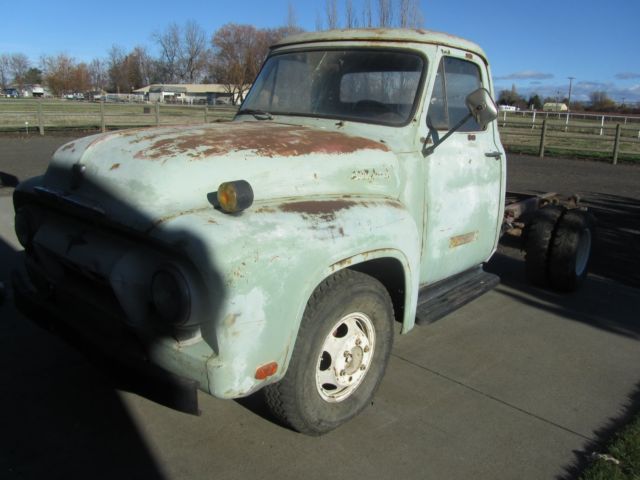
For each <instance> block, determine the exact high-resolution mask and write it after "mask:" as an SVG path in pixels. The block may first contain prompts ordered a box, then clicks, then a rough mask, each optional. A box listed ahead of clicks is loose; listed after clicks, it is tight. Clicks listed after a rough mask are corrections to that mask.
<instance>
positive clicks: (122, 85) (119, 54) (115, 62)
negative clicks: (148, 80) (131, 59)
mask: <svg viewBox="0 0 640 480" xmlns="http://www.w3.org/2000/svg"><path fill="white" fill-rule="evenodd" d="M125 58H126V54H125V52H124V49H123V48H122V47H120V46H118V45H112V46H111V48H110V49H109V53H108V56H107V76H108V78H109V90H111V91H114V92H116V93H121V92H127V93H128V90H129V89H128V80H127V72H126V69H125V68H124V64H125Z"/></svg>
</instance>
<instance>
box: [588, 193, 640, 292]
mask: <svg viewBox="0 0 640 480" xmlns="http://www.w3.org/2000/svg"><path fill="white" fill-rule="evenodd" d="M584 203H585V204H586V205H587V206H588V207H589V208H590V210H591V211H592V212H593V214H594V215H595V217H596V219H597V221H598V224H597V234H598V236H597V243H596V249H595V255H594V257H593V261H592V263H591V271H592V272H593V273H595V274H597V275H602V276H604V277H607V278H611V279H613V280H616V281H619V282H621V283H624V284H626V285H629V286H632V287H636V288H640V201H638V200H637V199H634V198H628V197H620V196H616V195H608V194H603V193H589V194H586V195H585V199H584Z"/></svg>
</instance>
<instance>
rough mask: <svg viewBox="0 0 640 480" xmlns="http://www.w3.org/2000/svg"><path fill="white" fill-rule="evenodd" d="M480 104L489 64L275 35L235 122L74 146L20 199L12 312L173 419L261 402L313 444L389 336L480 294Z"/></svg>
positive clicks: (382, 360) (484, 142)
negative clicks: (21, 256) (51, 325)
mask: <svg viewBox="0 0 640 480" xmlns="http://www.w3.org/2000/svg"><path fill="white" fill-rule="evenodd" d="M490 92H492V84H491V74H490V70H489V63H488V60H487V57H486V55H485V54H484V52H483V51H482V50H481V49H480V47H478V46H477V45H475V44H474V43H472V42H469V41H467V40H463V39H460V38H457V37H453V36H450V35H447V34H442V33H436V32H430V31H426V30H391V29H376V30H367V29H364V30H345V31H331V32H318V33H306V34H301V35H297V36H293V37H287V38H286V39H284V40H282V41H281V42H280V43H278V44H276V45H274V46H273V47H272V49H271V51H270V54H269V56H268V58H267V59H266V61H265V63H264V65H263V68H262V70H261V72H260V74H259V75H258V77H257V79H256V81H255V82H254V84H253V87H252V88H251V91H250V92H249V94H248V96H247V98H246V99H245V101H244V103H243V104H242V106H241V107H240V109H239V111H238V114H237V116H236V117H235V119H234V120H233V121H232V122H229V123H215V124H206V125H197V126H189V127H184V126H179V127H160V128H151V129H134V130H125V131H119V132H112V133H106V134H101V135H95V136H90V137H86V138H83V139H79V140H77V141H75V142H71V143H69V144H67V145H64V146H62V147H61V148H60V149H59V150H58V151H57V152H55V154H54V155H53V158H52V160H51V163H50V165H49V167H48V169H47V171H46V173H45V174H44V175H43V176H41V177H37V178H35V179H31V180H28V181H26V182H23V183H22V184H21V185H20V186H19V187H18V188H17V189H16V191H15V194H14V204H15V208H16V231H17V234H18V238H19V239H20V241H21V243H22V245H23V246H24V247H25V251H26V267H27V268H26V270H27V272H28V276H27V278H24V277H16V279H15V280H14V283H15V286H14V288H15V290H16V292H18V293H19V294H17V295H16V301H17V303H19V306H20V305H22V308H23V310H28V309H30V308H31V309H32V307H33V306H34V305H37V306H38V308H39V310H38V312H39V313H34V312H30V315H31V317H32V318H34V317H37V318H43V317H46V318H47V319H48V320H47V321H48V322H49V321H50V320H49V319H53V318H56V319H57V320H55V321H56V322H63V323H66V324H68V323H72V325H70V330H73V331H78V330H81V331H83V332H84V334H83V335H81V336H80V337H79V338H80V342H81V343H82V344H83V346H85V347H86V346H87V345H101V346H102V348H103V350H105V351H106V353H107V354H108V355H110V356H112V357H114V358H116V357H117V358H120V360H122V358H123V357H126V362H125V363H126V364H127V365H128V364H129V361H132V362H135V361H136V360H135V359H138V358H142V359H144V361H143V363H144V364H145V365H147V366H148V367H150V368H151V367H152V368H153V372H152V373H151V374H150V375H151V376H152V377H154V378H158V377H162V379H163V380H164V381H165V383H164V384H163V385H164V386H163V387H162V388H161V390H162V389H164V390H168V389H169V388H174V387H176V386H178V387H180V388H182V390H181V392H182V393H181V394H180V399H181V400H180V402H178V403H180V404H181V405H182V406H186V408H185V409H186V410H190V411H197V405H195V403H194V402H196V399H195V389H196V388H198V389H200V390H203V391H205V392H207V393H210V394H212V395H214V396H216V397H218V398H224V399H228V398H238V397H243V396H247V395H250V394H252V393H254V392H256V391H258V390H260V389H265V398H266V401H267V404H268V406H269V407H270V408H271V410H272V411H273V413H274V414H275V415H276V416H277V417H278V418H280V419H281V420H282V421H283V422H284V423H286V424H288V425H290V426H291V427H292V428H294V429H296V430H298V431H300V432H303V433H307V434H312V435H317V434H321V433H325V432H327V431H329V430H331V429H333V428H336V427H337V426H339V425H341V424H343V423H345V422H346V421H347V420H349V419H350V418H352V417H353V416H355V415H357V414H358V413H359V412H360V411H362V410H363V409H364V408H365V407H366V406H367V405H368V404H369V403H370V401H371V398H372V397H373V395H374V393H375V391H376V389H377V387H378V385H379V383H380V381H381V379H382V376H383V374H384V371H385V367H386V364H387V362H388V358H389V355H390V352H391V347H392V343H393V336H394V330H395V325H396V324H398V325H399V326H400V329H401V331H402V332H403V333H407V332H409V331H410V330H411V329H412V328H414V325H415V323H416V318H417V319H418V320H419V321H420V320H421V319H422V320H424V322H425V323H428V322H429V321H432V320H433V319H435V318H436V317H440V316H442V315H443V314H444V313H446V312H447V311H449V310H450V309H451V308H452V307H454V306H458V305H460V304H462V303H464V302H465V301H468V300H469V299H470V298H472V295H471V293H470V292H472V291H473V293H474V294H478V293H481V292H482V291H485V290H486V289H487V288H490V287H491V286H493V285H495V281H494V279H492V278H489V277H487V276H486V274H484V273H483V272H482V270H481V266H482V264H483V263H484V262H486V261H487V260H488V259H489V258H490V257H491V255H492V254H493V253H494V251H495V249H496V246H497V242H498V239H499V236H500V232H501V227H502V221H503V214H504V198H505V155H504V150H503V148H502V145H501V143H500V138H499V135H498V131H497V125H496V122H495V104H493V101H492V100H491V94H490ZM478 286H481V287H480V288H479V287H478ZM451 292H454V293H456V295H455V297H456V298H457V300H456V299H451V298H450V297H447V296H446V295H445V294H447V293H451ZM443 299H449V300H447V301H443ZM42 312H45V313H42ZM83 312H84V313H83ZM434 312H435V313H434ZM72 313H73V315H72ZM71 317H75V318H78V317H79V318H81V320H80V321H75V322H71V321H70V318H71ZM51 321H53V320H51ZM75 338H76V339H77V338H78V335H76V336H75ZM124 338H126V340H125V339H124ZM107 340H108V341H107ZM96 348H97V347H96ZM127 369H128V370H129V371H130V370H131V368H129V367H127ZM136 371H137V370H136ZM147 373H148V372H147ZM167 379H169V380H170V381H169V380H167Z"/></svg>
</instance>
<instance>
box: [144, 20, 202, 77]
mask: <svg viewBox="0 0 640 480" xmlns="http://www.w3.org/2000/svg"><path fill="white" fill-rule="evenodd" d="M153 39H154V40H155V41H156V43H157V44H158V46H159V47H160V60H159V64H160V67H161V75H160V76H161V78H162V81H163V82H166V83H175V82H189V83H195V82H197V81H199V80H201V79H202V76H203V74H204V71H205V68H206V64H207V58H208V51H207V36H206V33H205V31H204V30H203V29H202V27H200V25H198V24H197V23H196V22H195V21H193V20H191V21H188V22H187V23H185V25H184V26H183V27H181V26H180V25H178V24H176V23H171V24H169V25H168V26H167V27H166V28H165V30H164V31H162V32H156V33H155V34H154V35H153Z"/></svg>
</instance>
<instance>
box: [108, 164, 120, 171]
mask: <svg viewBox="0 0 640 480" xmlns="http://www.w3.org/2000/svg"><path fill="white" fill-rule="evenodd" d="M118 168H120V164H119V163H114V164H113V165H111V168H110V169H109V170H117V169H118Z"/></svg>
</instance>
